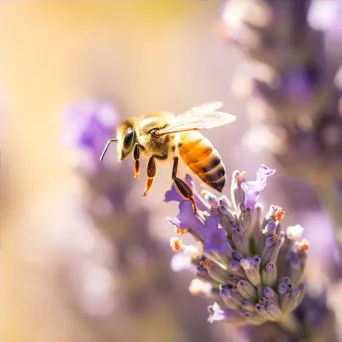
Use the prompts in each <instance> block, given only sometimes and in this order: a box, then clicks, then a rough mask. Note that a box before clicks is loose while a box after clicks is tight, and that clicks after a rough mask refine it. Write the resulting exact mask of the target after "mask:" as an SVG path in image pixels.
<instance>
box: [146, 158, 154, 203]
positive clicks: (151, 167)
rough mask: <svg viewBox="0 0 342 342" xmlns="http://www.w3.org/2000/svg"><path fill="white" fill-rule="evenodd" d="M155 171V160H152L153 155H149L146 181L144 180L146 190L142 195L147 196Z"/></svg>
mask: <svg viewBox="0 0 342 342" xmlns="http://www.w3.org/2000/svg"><path fill="white" fill-rule="evenodd" d="M156 172H157V169H156V162H155V160H154V157H151V158H150V159H149V161H148V164H147V182H146V190H145V192H144V196H147V193H148V192H149V191H150V189H151V187H152V184H153V181H154V177H155V175H156Z"/></svg>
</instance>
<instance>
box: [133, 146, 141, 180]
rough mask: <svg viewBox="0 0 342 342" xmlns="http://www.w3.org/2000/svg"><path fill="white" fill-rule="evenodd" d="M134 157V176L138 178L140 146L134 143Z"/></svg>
mask: <svg viewBox="0 0 342 342" xmlns="http://www.w3.org/2000/svg"><path fill="white" fill-rule="evenodd" d="M133 158H134V178H136V179H139V177H140V161H139V158H140V146H139V145H138V144H136V145H135V146H134V151H133Z"/></svg>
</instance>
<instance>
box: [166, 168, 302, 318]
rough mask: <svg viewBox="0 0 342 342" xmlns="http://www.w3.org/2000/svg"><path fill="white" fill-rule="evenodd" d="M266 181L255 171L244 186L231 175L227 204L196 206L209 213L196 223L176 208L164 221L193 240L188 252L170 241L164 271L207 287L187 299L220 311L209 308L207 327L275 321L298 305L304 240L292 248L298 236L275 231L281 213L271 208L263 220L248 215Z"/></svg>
mask: <svg viewBox="0 0 342 342" xmlns="http://www.w3.org/2000/svg"><path fill="white" fill-rule="evenodd" d="M274 173H275V170H272V169H270V168H269V167H267V166H265V165H261V166H260V168H259V170H258V172H257V179H256V180H255V181H252V182H250V181H249V182H247V181H246V179H245V172H238V171H235V172H234V173H233V177H232V185H231V190H232V191H231V200H229V199H228V198H224V200H222V198H221V199H220V198H215V196H214V195H213V194H210V196H208V195H206V194H204V199H202V201H204V202H205V201H206V200H207V201H208V203H206V204H205V205H204V206H203V207H202V208H208V207H209V201H210V203H211V208H210V209H199V210H198V213H197V215H193V211H192V205H191V203H190V202H189V201H181V202H180V204H179V214H178V215H177V217H176V218H175V219H170V221H171V223H172V224H173V225H175V226H176V227H177V232H178V233H179V234H185V233H188V234H190V235H192V236H193V237H194V238H195V240H197V245H196V247H193V248H190V247H189V246H186V247H185V246H184V245H183V243H182V241H181V239H179V238H174V239H172V240H171V241H172V246H173V250H174V251H175V252H178V253H180V254H178V255H177V256H179V257H177V258H174V259H173V262H172V267H173V268H174V269H175V270H177V271H179V270H182V269H190V270H194V271H195V273H196V277H197V279H198V280H200V281H201V284H202V285H203V284H205V283H207V284H208V286H202V285H201V286H200V287H197V288H196V291H195V290H194V288H193V287H191V288H192V290H191V292H192V293H194V294H202V295H203V296H205V297H211V298H214V300H216V302H217V303H221V304H220V305H219V304H217V303H215V304H214V305H212V306H210V308H209V312H210V317H209V319H208V321H209V322H210V323H213V322H214V321H221V320H224V321H229V322H234V323H238V324H239V325H241V324H254V325H259V324H262V323H264V322H267V321H283V320H286V319H287V317H288V315H290V314H291V313H292V312H293V310H295V309H296V308H297V307H298V305H299V304H300V303H301V301H302V298H303V296H304V293H305V292H304V283H303V282H302V275H303V272H304V269H305V262H306V250H307V249H308V242H307V241H306V240H302V241H298V240H299V239H300V238H301V234H302V231H303V228H302V227H301V226H299V225H297V226H293V227H289V228H288V229H285V230H284V231H283V230H281V226H282V225H281V224H280V223H281V222H282V220H283V218H284V215H285V212H284V211H283V209H281V208H280V207H278V206H275V205H271V206H270V209H269V210H268V212H266V214H264V215H263V214H262V209H261V207H260V206H257V208H258V210H250V209H254V207H255V204H256V203H255V202H256V199H257V198H258V196H259V195H260V194H261V192H262V191H263V190H264V189H265V187H266V179H267V177H269V176H271V175H273V174H274ZM241 189H242V190H243V191H244V193H245V197H246V198H245V203H244V202H243V200H244V199H243V194H242V195H241V192H242V190H241ZM171 194H172V192H171ZM168 196H170V191H169V192H168ZM241 201H242V202H241ZM262 216H263V219H262ZM192 250H193V251H194V252H193V251H192ZM189 251H191V253H189ZM192 265H193V266H194V267H191V266H192Z"/></svg>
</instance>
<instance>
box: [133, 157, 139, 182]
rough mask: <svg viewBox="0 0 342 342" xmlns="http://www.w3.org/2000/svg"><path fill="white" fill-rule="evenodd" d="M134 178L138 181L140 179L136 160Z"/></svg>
mask: <svg viewBox="0 0 342 342" xmlns="http://www.w3.org/2000/svg"><path fill="white" fill-rule="evenodd" d="M134 178H135V179H139V178H140V163H139V160H136V161H135V163H134Z"/></svg>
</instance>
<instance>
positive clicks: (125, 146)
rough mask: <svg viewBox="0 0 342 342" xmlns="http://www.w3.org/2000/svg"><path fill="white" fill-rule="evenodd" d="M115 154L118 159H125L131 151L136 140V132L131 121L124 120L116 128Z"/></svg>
mask: <svg viewBox="0 0 342 342" xmlns="http://www.w3.org/2000/svg"><path fill="white" fill-rule="evenodd" d="M116 134H117V139H118V142H119V144H118V145H117V154H118V159H119V160H120V161H122V160H124V159H126V158H127V157H128V156H129V155H130V154H131V153H132V151H133V147H134V144H135V142H136V133H135V129H134V127H133V123H132V122H131V121H128V120H126V121H124V122H123V123H122V124H120V125H119V126H118V128H117V132H116Z"/></svg>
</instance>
